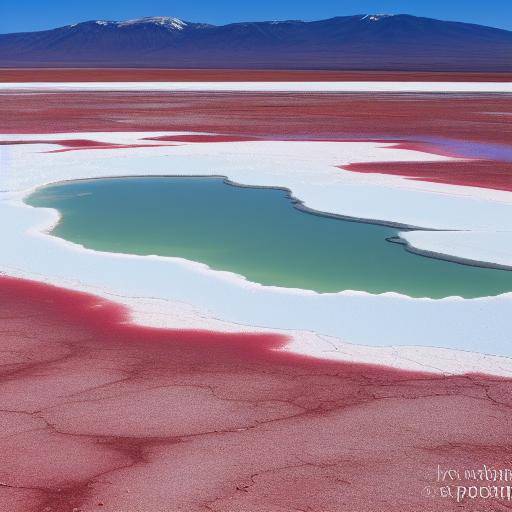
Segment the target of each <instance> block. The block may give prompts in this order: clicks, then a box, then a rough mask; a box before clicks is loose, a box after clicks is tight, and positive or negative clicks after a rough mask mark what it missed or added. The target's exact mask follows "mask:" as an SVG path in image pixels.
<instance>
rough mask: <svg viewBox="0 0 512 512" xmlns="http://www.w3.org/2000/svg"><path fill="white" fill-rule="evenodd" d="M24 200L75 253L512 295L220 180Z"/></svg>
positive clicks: (54, 189)
mask: <svg viewBox="0 0 512 512" xmlns="http://www.w3.org/2000/svg"><path fill="white" fill-rule="evenodd" d="M26 202H27V203H28V204H30V205H32V206H36V207H50V208H55V209H57V210H59V211H60V212H61V214H62V219H61V221H60V222H59V224H58V225H57V226H56V227H55V228H54V230H53V232H52V234H53V235H55V236H58V237H61V238H64V239H66V240H70V241H72V242H75V243H78V244H82V245H84V246H85V247H88V248H91V249H96V250H101V251H110V252H119V253H131V254H141V255H148V254H157V255H161V256H179V257H182V258H186V259H188V260H193V261H199V262H203V263H206V264H207V265H209V266H210V267H211V268H214V269H219V270H228V271H231V272H236V273H238V274H241V275H243V276H245V277H247V279H249V280H250V281H254V282H259V283H262V284H266V285H276V286H283V287H294V288H304V289H311V290H316V291H319V292H336V291H341V290H362V291H367V292H371V293H382V292H389V291H394V292H399V293H404V294H406V295H409V296H412V297H432V298H441V297H446V296H452V295H460V296H463V297H466V298H472V297H480V296H487V295H496V294H499V293H503V292H507V291H511V290H512V272H511V271H506V270H495V269H488V268H481V267H472V266H468V265H462V264H458V263H452V262H448V261H444V260H438V259H432V258H427V257H423V256H419V255H415V254H412V253H410V252H408V251H406V250H405V249H404V247H403V246H402V245H399V244H396V243H391V242H389V241H387V239H388V238H390V237H396V236H398V233H399V231H400V230H399V229H396V228H392V227H388V226H381V225H376V224H370V223H363V222H353V221H348V220H342V219H338V218H332V217H326V216H321V215H317V214H313V213H310V212H305V211H302V210H300V209H297V208H295V207H294V205H293V201H292V200H291V199H290V198H289V196H288V194H287V193H286V192H285V191H283V190H278V189H269V188H244V187H238V186H233V185H230V184H228V183H225V181H224V180H223V179H222V178H211V177H208V178H204V177H192V178H189V177H186V178H185V177H140V178H105V179H98V180H83V181H75V182H65V183H60V184H55V185H49V186H46V187H42V188H40V189H39V190H37V191H36V192H34V193H33V194H32V195H31V196H29V197H28V198H27V199H26ZM402 231H403V230H402Z"/></svg>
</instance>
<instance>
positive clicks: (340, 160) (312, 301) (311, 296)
mask: <svg viewBox="0 0 512 512" xmlns="http://www.w3.org/2000/svg"><path fill="white" fill-rule="evenodd" d="M159 135H169V133H168V132H166V133H165V134H164V133H79V134H54V135H51V136H49V135H8V136H7V135H6V136H3V137H2V140H20V141H21V140H30V139H31V140H48V139H53V140H61V139H73V138H75V139H91V140H96V141H105V142H114V143H117V144H123V145H130V144H138V143H140V142H141V140H142V139H147V138H151V137H155V136H159ZM144 142H145V143H149V144H155V145H157V143H156V142H149V141H147V140H144ZM386 146H388V147H386ZM389 146H390V145H389V144H388V145H386V144H375V143H344V142H231V143H216V144H200V143H197V144H183V145H173V146H166V147H144V148H125V149H119V150H118V149H110V150H109V149H102V150H84V151H69V152H63V153H48V151H51V150H56V149H59V148H60V146H58V145H55V146H53V145H48V144H37V145H16V146H11V145H8V146H3V147H2V148H1V150H2V153H1V154H2V171H3V172H2V175H1V178H0V180H1V182H0V183H1V185H0V190H2V191H3V192H2V199H1V202H0V210H1V212H2V213H1V216H2V219H6V222H5V223H2V237H3V239H4V241H5V247H6V249H5V250H4V251H2V254H1V255H0V269H1V270H2V271H4V272H6V273H8V274H11V275H18V276H23V277H32V278H36V279H38V280H42V281H45V282H49V283H54V284H61V285H64V286H67V287H71V288H75V289H80V290H87V291H94V292H96V293H100V294H102V295H104V296H108V297H110V298H117V300H118V301H120V302H123V303H125V304H128V305H130V306H131V307H132V312H133V315H134V318H135V319H136V320H137V321H138V322H142V323H150V324H152V325H162V326H173V327H181V328H205V327H206V328H211V329H221V330H254V327H258V328H270V329H272V330H285V331H286V332H290V333H292V334H293V336H292V342H291V344H290V345H289V347H288V349H290V350H293V351H296V352H300V353H304V354H310V355H315V356H319V357H327V358H337V359H343V360H351V361H365V362H379V363H383V364H389V365H392V366H397V367H401V368H415V369H418V368H423V369H430V370H433V371H448V372H452V371H453V372H458V371H475V370H478V371H482V372H488V373H498V374H508V373H512V363H511V360H510V359H508V356H511V355H512V354H511V352H512V350H511V348H510V347H509V346H508V338H507V332H510V327H511V324H510V318H509V317H510V315H509V311H510V306H511V304H512V298H511V295H510V294H507V295H502V296H499V297H492V298H482V299H475V300H463V299H460V298H448V299H443V300H437V301H434V300H430V299H410V298H408V297H405V296H400V295H397V294H391V293H390V294H383V295H378V296H375V295H370V294H367V293H362V292H350V291H346V292H342V293H338V294H316V293H314V292H308V291H304V290H289V289H279V288H275V287H263V286H260V285H258V284H255V283H250V282H247V281H245V280H243V279H242V278H241V277H240V276H236V275H234V274H230V273H226V272H218V271H212V270H210V269H208V268H207V267H205V266H204V265H199V264H197V263H193V262H188V261H185V260H180V259H177V258H160V257H151V256H149V257H139V256H122V255H113V254H106V253H99V252H95V251H90V250H85V249H83V248H80V247H78V246H76V245H73V244H70V243H67V242H63V241H60V240H57V239H55V238H53V237H49V236H47V235H45V234H43V233H41V232H42V231H45V230H48V229H49V228H50V227H51V225H53V224H54V223H55V222H56V221H57V220H58V219H57V216H56V212H54V211H48V210H42V209H33V208H30V207H27V206H25V205H23V203H22V198H23V197H24V195H26V194H27V193H28V192H29V191H30V190H33V189H34V188H35V187H37V186H40V185H43V184H45V183H50V182H55V181H60V180H64V179H79V178H89V177H101V176H122V175H152V174H154V175H162V174H182V175H203V174H204V175H225V176H228V177H229V178H230V179H231V180H233V181H236V182H238V183H242V184H246V185H266V186H285V187H287V188H289V189H290V190H291V191H292V193H293V195H294V196H295V197H297V198H299V199H300V200H302V201H303V202H304V203H305V204H306V206H308V207H310V208H312V209H315V210H320V211H324V212H329V213H336V214H340V215H349V216H354V217H360V218H365V219H375V220H384V221H388V222H394V223H400V224H407V225H413V226H419V227H425V228H435V229H444V230H466V236H467V237H469V236H470V234H471V233H472V232H473V231H475V232H478V236H481V233H487V234H488V236H489V237H491V238H493V240H491V242H493V243H492V244H489V246H488V248H487V250H486V252H485V253H484V252H483V249H482V248H481V247H480V246H479V245H478V244H473V245H475V246H476V247H478V248H479V251H480V253H479V254H478V256H479V258H482V259H483V260H484V261H491V262H492V261H493V258H495V255H496V253H498V252H499V253H500V254H503V253H504V251H505V259H504V260H502V261H509V262H510V261H512V257H510V253H508V254H507V253H506V251H507V248H508V250H509V251H511V250H512V244H511V243H510V233H511V232H512V215H511V213H512V194H510V193H509V192H501V191H490V190H485V189H478V188H471V187H459V186H452V185H439V184H434V183H428V184H427V183H421V182H413V181H407V180H404V179H402V178H399V177H393V176H376V175H361V174H357V173H350V172H342V171H340V170H339V168H337V166H339V165H344V164H348V163H352V162H358V161H366V162H368V161H405V160H407V161H411V160H418V161H420V160H438V159H444V158H445V157H440V156H433V155H426V154H425V153H420V152H415V151H404V150H400V149H390V147H389ZM415 233H417V232H414V231H413V232H411V234H412V235H414V234H415ZM447 233H448V232H447V231H443V232H440V233H439V234H440V235H441V236H444V237H445V238H446V237H447V236H449V233H448V234H447ZM429 235H431V236H432V237H433V240H434V241H435V243H437V244H438V245H439V242H438V241H439V238H435V232H429ZM448 242H449V243H448ZM421 243H422V244H423V247H422V249H424V250H431V248H432V246H430V248H429V246H428V241H427V244H426V243H425V241H424V240H422V241H421ZM433 243H434V242H432V244H433ZM450 244H451V245H450ZM425 245H427V248H426V249H425ZM460 245H461V244H458V245H457V243H455V242H453V241H452V239H449V240H448V241H447V242H446V243H445V245H444V246H442V247H443V248H445V249H444V250H445V252H446V250H447V249H446V248H447V247H449V251H451V252H449V254H451V255H452V256H459V257H467V253H464V254H462V253H460V254H457V251H458V250H461V249H460ZM470 245H471V244H470ZM465 247H467V243H466V245H465ZM437 249H438V250H437V251H436V252H443V251H441V250H439V249H440V247H437ZM507 258H508V259H507ZM134 276H136V277H134ZM354 343H355V344H358V345H362V346H357V345H353V344H354ZM379 345H380V346H379ZM414 345H415V346H419V347H418V348H414V347H411V346H414ZM433 346H434V347H439V348H438V349H434V348H430V347H433ZM466 351H467V352H466ZM477 352H480V353H485V354H491V355H497V356H507V357H490V356H482V355H479V354H476V353H477Z"/></svg>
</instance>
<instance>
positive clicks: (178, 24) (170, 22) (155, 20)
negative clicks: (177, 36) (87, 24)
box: [116, 16, 187, 30]
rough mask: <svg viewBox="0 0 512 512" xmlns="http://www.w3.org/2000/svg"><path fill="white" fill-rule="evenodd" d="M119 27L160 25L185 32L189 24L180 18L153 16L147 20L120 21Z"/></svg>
mask: <svg viewBox="0 0 512 512" xmlns="http://www.w3.org/2000/svg"><path fill="white" fill-rule="evenodd" d="M116 25H117V26H118V27H131V26H134V25H158V26H161V27H165V28H169V29H172V30H183V29H184V28H185V27H186V26H187V23H186V22H185V21H183V20H180V19H179V18H171V17H169V16H153V17H147V18H137V19H133V20H127V21H120V22H118V23H116Z"/></svg>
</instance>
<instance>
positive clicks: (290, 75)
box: [0, 68, 512, 82]
mask: <svg viewBox="0 0 512 512" xmlns="http://www.w3.org/2000/svg"><path fill="white" fill-rule="evenodd" d="M375 80H377V81H404V82H410V81H414V82H510V81H512V73H447V72H406V71H397V72H389V71H321V70H315V71H308V70H278V69H277V70H264V69H262V70H259V69H244V70H240V69H134V68H124V69H123V68H115V69H114V68H110V69H109V68H85V69H80V68H70V69H63V68H60V69H57V68H46V69H45V68H40V69H33V68H31V69H0V82H160V81H163V82H175V81H177V82H196V81H197V82H233V81H234V82H239V81H242V82H254V81H257V82H258V81H262V82H269V81H271V82H280V81H301V82H303V81H312V82H330V81H342V82H343V81H358V82H359V81H363V82H364V81H375Z"/></svg>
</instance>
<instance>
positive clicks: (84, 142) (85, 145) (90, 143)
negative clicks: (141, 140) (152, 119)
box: [0, 139, 172, 153]
mask: <svg viewBox="0 0 512 512" xmlns="http://www.w3.org/2000/svg"><path fill="white" fill-rule="evenodd" d="M149 140H150V139H149ZM18 144H54V145H57V146H64V147H65V148H64V149H54V150H52V151H47V153H64V152H67V151H78V150H84V149H129V148H153V147H156V148H158V147H162V146H172V144H115V143H112V142H100V141H96V140H89V139H66V140H60V139H59V140H52V139H43V140H3V141H0V146H15V145H18Z"/></svg>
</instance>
